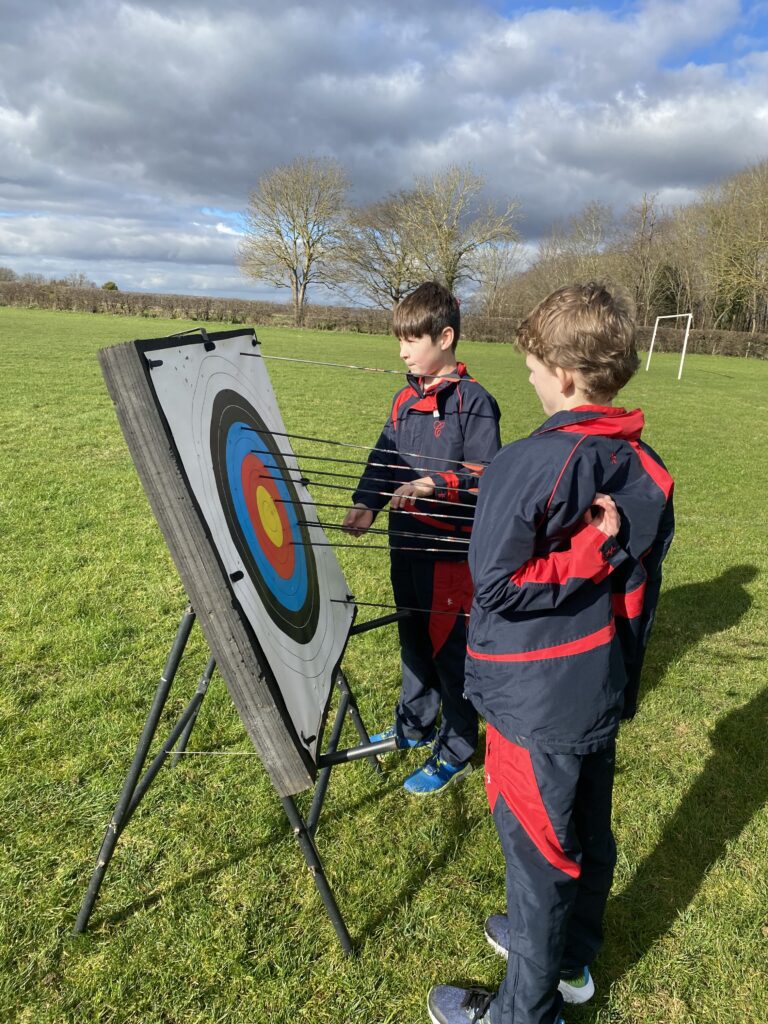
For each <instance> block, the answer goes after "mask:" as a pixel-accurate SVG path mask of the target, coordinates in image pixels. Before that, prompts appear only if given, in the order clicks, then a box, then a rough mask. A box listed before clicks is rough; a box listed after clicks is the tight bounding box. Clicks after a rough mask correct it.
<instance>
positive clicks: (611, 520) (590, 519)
mask: <svg viewBox="0 0 768 1024" xmlns="http://www.w3.org/2000/svg"><path fill="white" fill-rule="evenodd" d="M584 522H585V523H587V525H588V526H594V527H596V528H597V529H598V530H600V532H601V533H604V534H605V535H606V537H616V536H617V535H618V532H619V527H620V526H621V516H620V515H619V510H618V509H617V508H616V502H615V501H614V500H613V498H612V497H611V496H610V495H609V494H596V495H595V497H594V500H593V502H592V507H591V508H590V509H588V510H587V511H586V512H585V513H584Z"/></svg>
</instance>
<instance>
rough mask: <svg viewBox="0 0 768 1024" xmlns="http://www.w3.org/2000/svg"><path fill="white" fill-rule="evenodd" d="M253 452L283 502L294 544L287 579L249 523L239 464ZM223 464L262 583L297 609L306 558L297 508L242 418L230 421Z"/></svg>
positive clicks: (305, 586)
mask: <svg viewBox="0 0 768 1024" xmlns="http://www.w3.org/2000/svg"><path fill="white" fill-rule="evenodd" d="M254 452H255V453H256V454H258V455H259V457H260V458H261V460H262V462H263V463H264V465H265V466H266V467H267V469H268V471H269V473H270V475H271V476H272V477H273V478H274V480H275V485H276V487H277V491H278V493H279V495H280V497H281V498H282V499H283V500H284V501H285V502H286V504H285V505H283V508H284V509H285V511H286V517H287V519H288V524H289V526H290V531H291V532H290V542H293V543H294V569H293V573H292V574H291V576H290V577H289V578H288V579H284V578H283V577H282V576H280V575H279V574H278V573H277V571H276V570H275V568H274V567H273V565H272V563H271V562H270V561H269V559H268V558H267V555H266V553H265V552H264V550H263V548H262V547H261V545H260V544H259V539H258V537H257V536H256V533H255V531H254V529H253V525H252V523H251V517H250V514H249V512H248V505H247V504H246V501H245V494H244V493H243V485H242V465H243V461H244V460H245V457H246V456H247V455H250V454H252V453H254ZM226 463H227V480H228V483H229V490H230V495H231V497H232V504H233V506H234V509H235V514H236V516H237V521H238V523H239V525H240V529H241V530H242V533H243V537H244V539H245V542H246V544H247V545H248V549H249V551H250V552H251V555H252V556H253V559H254V561H255V563H256V565H257V567H258V570H259V572H260V573H261V575H262V578H263V580H264V582H265V584H266V585H267V586H268V587H269V589H270V591H271V592H272V594H274V596H275V597H276V598H277V600H278V601H280V603H281V604H282V605H283V607H284V608H287V609H288V610H289V611H292V612H298V611H299V610H300V609H301V608H302V606H303V605H304V602H305V601H306V599H307V589H308V577H307V561H306V556H305V552H304V547H303V545H302V537H301V531H300V529H299V522H298V518H297V515H296V509H295V508H294V506H293V505H292V504H289V502H291V500H292V499H291V495H290V493H289V491H288V488H287V487H286V485H285V481H284V479H283V475H282V473H281V471H280V467H279V466H278V465H277V463H276V462H275V458H274V456H273V455H272V453H271V452H270V450H269V448H267V446H266V444H265V443H264V441H263V440H262V438H261V435H260V434H259V433H257V432H256V431H254V429H253V427H249V426H248V425H247V424H245V423H243V422H241V421H236V422H234V423H232V424H230V427H229V430H228V431H227V443H226ZM284 542H285V539H284Z"/></svg>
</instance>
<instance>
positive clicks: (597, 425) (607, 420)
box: [531, 405, 645, 441]
mask: <svg viewBox="0 0 768 1024" xmlns="http://www.w3.org/2000/svg"><path fill="white" fill-rule="evenodd" d="M644 426H645V416H644V415H643V411H642V409H631V410H629V411H627V410H626V409H621V408H618V407H616V406H612V405H579V406H577V407H576V408H575V409H564V410H563V411H562V412H556V413H555V415H554V416H550V418H549V419H548V420H547V421H546V423H544V424H543V425H542V426H540V427H539V428H538V430H534V432H533V434H532V435H531V436H532V437H535V436H536V435H537V434H544V433H546V432H547V431H549V430H564V431H568V432H569V433H574V434H599V435H600V436H601V437H620V438H622V439H623V440H625V441H638V440H639V439H640V435H641V434H642V432H643V427H644Z"/></svg>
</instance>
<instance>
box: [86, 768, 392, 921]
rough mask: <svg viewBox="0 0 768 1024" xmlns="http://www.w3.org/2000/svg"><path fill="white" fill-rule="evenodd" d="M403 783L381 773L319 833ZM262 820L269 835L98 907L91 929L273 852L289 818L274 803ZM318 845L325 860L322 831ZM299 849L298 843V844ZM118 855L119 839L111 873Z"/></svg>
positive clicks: (304, 812)
mask: <svg viewBox="0 0 768 1024" xmlns="http://www.w3.org/2000/svg"><path fill="white" fill-rule="evenodd" d="M339 767H341V766H339ZM377 778H378V777H377ZM400 785H401V783H400V782H399V781H390V782H389V783H387V782H386V779H385V778H384V777H382V778H381V780H380V784H379V785H377V786H375V788H374V789H373V790H372V791H371V792H369V793H367V794H365V795H364V796H362V797H361V798H360V799H359V800H357V801H355V802H354V803H352V804H350V805H348V806H346V807H344V808H343V809H338V810H336V811H334V812H331V813H329V814H321V815H320V820H319V823H318V833H320V832H321V830H322V826H323V824H327V823H329V822H331V821H333V820H334V819H336V818H339V817H345V816H346V815H347V814H349V813H351V812H352V811H355V810H358V809H360V808H362V807H364V806H365V805H366V804H368V803H372V802H378V801H379V800H381V798H382V797H383V796H384V795H385V794H387V793H391V792H392V791H393V790H395V789H397V788H399V786H400ZM304 803H306V806H305V807H303V806H302V807H301V808H300V813H301V814H302V815H303V816H304V817H306V815H307V813H308V811H309V800H308V799H307V800H306V801H304ZM260 824H261V826H266V828H267V829H268V835H266V836H265V837H263V838H261V839H258V840H255V841H254V842H252V843H249V844H246V845H244V846H241V847H240V848H239V849H238V850H236V851H234V852H233V853H232V854H231V855H230V856H227V857H222V858H220V859H219V860H217V861H216V862H215V863H214V864H211V865H209V866H208V867H206V868H201V869H199V870H197V871H190V873H189V874H186V875H184V877H183V878H180V879H179V880H178V881H177V882H175V883H174V884H173V885H169V886H166V887H164V888H162V889H159V890H156V891H155V892H152V893H149V894H147V895H146V896H142V897H141V898H139V899H136V900H133V901H132V902H131V903H129V904H128V905H127V906H125V907H123V908H122V909H121V910H118V911H115V912H114V913H111V914H107V915H105V916H103V917H100V916H99V915H98V913H97V911H95V912H94V921H93V923H92V924H91V927H90V930H91V931H102V932H105V933H109V932H110V931H111V930H112V929H113V928H114V927H115V926H117V925H119V924H121V923H122V922H124V921H126V920H127V919H129V918H130V917H132V916H133V915H134V914H137V913H139V912H141V911H144V910H149V909H151V908H152V907H155V906H156V905H157V904H158V903H160V902H162V901H163V900H165V899H167V898H168V897H170V896H173V895H176V894H178V893H182V892H184V891H185V890H187V889H190V888H192V887H193V886H196V885H199V884H200V883H201V882H205V881H206V880H207V879H210V878H213V877H214V876H216V875H218V874H220V873H221V872H223V871H227V870H229V869H230V868H232V867H234V866H235V865H236V864H239V863H240V862H241V861H243V860H247V859H248V858H249V857H251V856H253V855H254V854H255V853H257V852H259V851H272V853H269V852H267V856H270V855H271V856H274V855H275V853H274V850H275V848H276V847H277V844H278V843H280V842H281V841H282V840H283V839H284V838H285V835H286V831H287V830H289V829H290V825H289V822H288V819H287V818H286V817H284V816H282V815H281V814H280V809H279V807H273V808H272V810H271V811H270V814H269V816H268V817H267V818H266V820H263V821H262V822H261V823H260ZM129 828H130V825H129ZM160 844H161V840H160V839H158V847H159V846H160ZM317 845H318V853H319V855H320V858H321V860H323V861H324V862H326V856H325V851H324V847H325V846H326V844H325V843H324V842H323V838H322V835H320V836H319V838H318V841H317ZM296 849H297V851H298V846H297V847H296ZM119 856H120V844H119V843H118V846H117V848H116V851H115V860H114V862H113V863H111V864H110V869H111V870H110V872H109V874H111V873H112V871H113V870H115V869H117V870H118V871H119ZM330 859H331V863H330V864H328V863H327V862H326V864H325V866H326V868H327V869H329V870H330V873H331V875H332V874H333V863H332V857H331V858H330ZM108 877H109V875H107V876H105V882H104V884H105V885H108V884H109V883H108ZM311 877H312V876H311V874H310V872H309V871H307V880H308V884H310V883H311ZM342 900H343V894H342ZM97 908H98V903H97Z"/></svg>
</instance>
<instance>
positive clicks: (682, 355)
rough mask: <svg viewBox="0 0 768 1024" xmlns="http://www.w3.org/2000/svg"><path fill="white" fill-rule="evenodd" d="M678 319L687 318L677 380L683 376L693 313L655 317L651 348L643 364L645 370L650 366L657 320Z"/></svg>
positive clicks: (657, 324)
mask: <svg viewBox="0 0 768 1024" xmlns="http://www.w3.org/2000/svg"><path fill="white" fill-rule="evenodd" d="M680 317H687V318H688V323H687V325H686V328H685V337H684V338H683V351H682V353H681V355H680V369H679V370H678V371H677V379H678V380H680V378H681V377H682V376H683V363H684V362H685V350H686V349H687V348H688V335H689V334H690V333H691V324H692V323H693V313H669V314H668V315H667V316H657V317H656V323H655V324H654V325H653V335H652V336H651V347H650V348H649V349H648V359H647V360H646V363H645V368H646V370H647V369H648V367H649V366H650V365H651V355H652V354H653V343H654V342H655V341H656V329H657V327H658V326H659V320H679V319H680Z"/></svg>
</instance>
